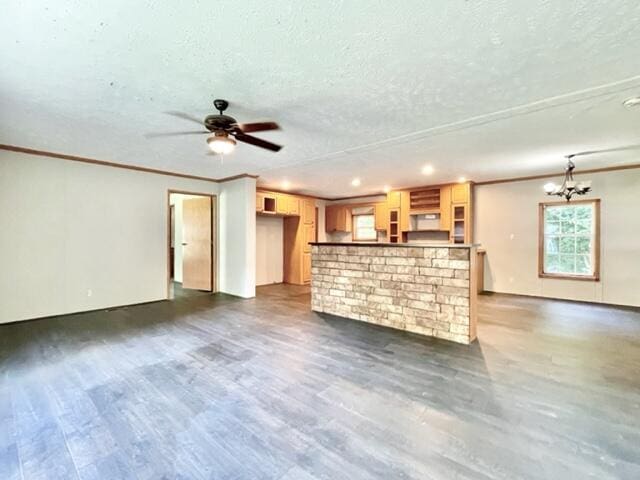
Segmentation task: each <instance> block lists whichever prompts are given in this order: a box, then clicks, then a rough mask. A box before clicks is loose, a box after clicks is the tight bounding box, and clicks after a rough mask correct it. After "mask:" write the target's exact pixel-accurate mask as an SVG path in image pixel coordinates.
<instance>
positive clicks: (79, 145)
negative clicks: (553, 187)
mask: <svg viewBox="0 0 640 480" xmlns="http://www.w3.org/2000/svg"><path fill="white" fill-rule="evenodd" d="M312 3H313V4H312ZM639 24H640V2H638V1H637V0H626V1H623V0H573V1H551V0H546V1H543V0H493V1H490V2H489V1H479V0H478V1H463V0H430V1H425V0H420V1H396V2H389V1H376V2H374V1H372V2H355V1H351V2H348V1H323V2H293V1H288V2H285V1H270V2H264V1H258V0H254V1H245V2H231V1H217V2H212V1H206V2H205V1H202V2H187V3H185V2H175V1H169V0H165V1H150V0H147V1H136V2H132V1H130V0H129V1H123V0H118V1H116V0H109V1H108V2H90V1H89V2H87V1H69V0H60V1H57V2H55V3H54V4H52V2H45V1H36V0H30V1H29V2H25V1H24V0H20V1H18V0H8V1H6V0H5V1H4V2H3V6H2V15H1V16H0V56H1V59H2V65H3V67H2V69H0V143H4V144H12V145H19V146H24V147H30V148H36V149H42V150H51V151H55V152H60V153H67V154H73V155H81V156H87V157H93V158H98V159H102V160H109V161H113V162H120V163H126V164H132V165H142V166H147V167H152V168H159V169H166V170H172V171H179V172H183V173H190V174H195V175H203V176H211V177H224V176H229V175H235V174H239V173H252V174H258V175H260V177H261V178H260V182H261V183H262V184H263V185H270V186H274V187H278V186H280V184H281V182H282V181H283V180H284V179H286V180H288V181H289V182H290V183H291V185H292V188H294V189H296V190H299V191H304V192H307V193H315V194H319V195H322V196H345V195H355V194H364V193H369V192H376V191H380V189H381V188H382V186H383V185H385V184H389V185H391V186H410V185H419V184H427V183H438V182H444V181H451V180H455V179H456V178H458V177H459V176H465V177H467V178H469V179H473V180H476V181H482V180H488V179H495V178H502V177H511V176H519V175H533V174H537V173H547V172H549V171H554V170H558V172H561V171H562V169H563V167H564V164H563V159H562V155H564V154H568V153H572V152H575V151H580V150H588V149H594V148H607V147H617V146H621V145H628V144H638V143H640V109H636V110H628V109H625V108H623V107H622V106H621V103H622V101H623V100H624V99H625V98H628V97H630V96H635V95H640V60H639V59H638V45H640V28H638V25H639ZM217 97H221V98H226V99H228V100H230V101H231V107H230V109H229V111H228V113H229V114H231V115H233V116H235V117H236V118H237V119H238V120H239V121H257V120H266V119H268V120H275V121H277V122H279V123H280V125H281V126H282V127H283V130H282V131H281V132H269V133H264V134H262V135H261V136H262V137H263V138H266V139H269V140H272V141H275V142H278V143H282V144H283V145H285V148H284V149H283V150H282V151H281V152H279V153H276V154H274V153H271V152H267V151H261V150H259V149H256V148H254V147H252V146H248V145H240V146H239V147H238V148H237V149H236V151H235V152H234V153H233V154H232V155H230V156H228V157H225V159H224V162H221V160H220V159H219V158H216V157H212V156H207V155H205V154H206V152H207V147H206V143H205V137H204V136H202V137H196V136H186V137H177V138H156V139H147V138H145V136H144V135H145V134H147V133H153V132H171V131H179V130H190V129H192V127H195V128H196V129H197V125H194V124H190V123H189V122H185V121H183V120H181V119H179V118H175V117H173V116H170V115H167V114H166V113H165V112H167V111H173V110H179V111H184V112H188V113H192V114H194V115H196V116H198V117H204V116H205V115H207V114H208V113H211V111H212V110H213V109H212V107H211V102H212V100H213V99H214V98H217ZM639 161H640V150H639V151H636V152H631V151H629V152H624V153H618V154H615V155H598V156H592V157H584V158H582V159H579V161H578V162H577V163H578V169H580V168H593V167H603V166H609V165H619V164H625V163H638V162H639ZM424 164H431V165H433V167H434V170H435V172H434V174H433V175H431V176H430V177H425V176H422V175H421V174H420V169H421V167H422V166H423V165H424ZM356 176H357V177H360V178H361V179H362V185H361V186H360V187H358V188H354V187H352V186H351V185H350V182H351V179H352V178H354V177H356Z"/></svg>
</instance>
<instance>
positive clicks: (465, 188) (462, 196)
mask: <svg viewBox="0 0 640 480" xmlns="http://www.w3.org/2000/svg"><path fill="white" fill-rule="evenodd" d="M470 198H471V184H469V183H456V184H454V185H451V203H469V200H470Z"/></svg>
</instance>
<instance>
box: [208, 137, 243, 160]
mask: <svg viewBox="0 0 640 480" xmlns="http://www.w3.org/2000/svg"><path fill="white" fill-rule="evenodd" d="M207 143H208V144H209V148H210V149H211V151H212V152H214V153H219V154H221V155H227V154H229V153H231V152H233V150H234V149H235V148H236V141H235V140H234V139H233V138H231V137H229V135H227V133H226V132H215V133H214V134H213V135H211V136H210V137H209V138H207Z"/></svg>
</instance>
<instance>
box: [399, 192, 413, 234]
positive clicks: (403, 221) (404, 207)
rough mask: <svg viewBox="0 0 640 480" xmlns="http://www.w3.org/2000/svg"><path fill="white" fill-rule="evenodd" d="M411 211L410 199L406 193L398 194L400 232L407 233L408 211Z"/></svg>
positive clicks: (408, 223)
mask: <svg viewBox="0 0 640 480" xmlns="http://www.w3.org/2000/svg"><path fill="white" fill-rule="evenodd" d="M410 209H411V198H410V196H409V192H408V191H403V192H400V231H401V232H408V231H409V230H410V228H411V222H410V216H409V210H410Z"/></svg>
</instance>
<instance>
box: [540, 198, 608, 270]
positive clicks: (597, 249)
mask: <svg viewBox="0 0 640 480" xmlns="http://www.w3.org/2000/svg"><path fill="white" fill-rule="evenodd" d="M567 203H568V204H569V205H574V204H576V203H589V204H593V209H594V222H595V232H594V252H593V262H594V266H593V275H572V274H569V273H546V272H545V271H544V209H545V207H548V206H554V207H557V206H562V205H567ZM538 277H539V278H556V279H565V280H582V281H587V282H599V281H600V199H599V198H593V199H588V200H572V201H571V202H562V201H561V202H540V203H539V204H538Z"/></svg>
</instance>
